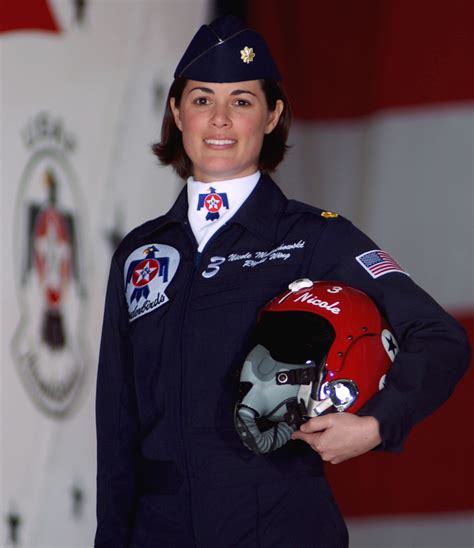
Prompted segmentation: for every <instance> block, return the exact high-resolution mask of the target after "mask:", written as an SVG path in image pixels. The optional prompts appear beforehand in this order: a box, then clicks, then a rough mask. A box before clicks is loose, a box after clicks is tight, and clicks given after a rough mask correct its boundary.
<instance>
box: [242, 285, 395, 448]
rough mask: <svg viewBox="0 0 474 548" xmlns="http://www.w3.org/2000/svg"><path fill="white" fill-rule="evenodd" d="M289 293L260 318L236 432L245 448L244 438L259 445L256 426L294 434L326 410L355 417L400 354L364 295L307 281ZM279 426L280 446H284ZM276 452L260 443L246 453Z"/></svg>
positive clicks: (245, 370)
mask: <svg viewBox="0 0 474 548" xmlns="http://www.w3.org/2000/svg"><path fill="white" fill-rule="evenodd" d="M288 287H289V290H288V291H287V292H285V293H282V294H280V295H278V296H277V297H275V298H274V299H273V300H272V301H270V302H269V303H268V304H267V305H266V306H265V307H264V308H263V309H262V310H261V311H260V313H259V318H258V323H257V330H256V334H255V346H254V348H253V350H252V351H251V352H250V353H249V355H248V356H247V358H246V361H245V363H244V367H243V369H242V372H241V393H242V397H241V399H240V400H239V402H238V404H237V407H236V427H237V430H238V432H239V434H240V435H241V437H242V440H243V441H244V443H246V445H247V446H250V445H251V444H249V443H248V441H249V437H252V438H253V440H255V439H257V445H259V442H258V440H259V438H260V434H259V432H257V430H256V429H255V425H254V419H261V418H265V419H267V420H270V421H273V422H276V423H278V422H280V423H281V422H282V421H284V422H286V423H287V424H288V425H290V426H292V427H293V428H294V427H296V426H298V425H299V424H300V423H301V422H302V421H304V420H306V419H308V418H310V417H314V416H318V415H321V414H322V413H324V412H326V411H329V410H333V411H334V410H337V411H348V412H350V413H355V412H356V411H358V410H359V409H360V408H361V407H362V405H364V404H365V403H366V402H367V401H368V400H369V399H370V398H371V397H372V396H373V395H374V394H375V393H376V392H377V391H378V390H380V389H382V388H383V385H384V380H385V375H386V373H387V371H388V369H389V367H390V365H391V363H392V362H393V360H394V359H395V356H396V354H397V352H398V344H397V341H396V339H395V336H394V335H393V334H392V332H391V331H390V328H389V326H388V324H387V322H386V321H385V319H384V318H383V316H382V315H381V313H380V312H379V310H378V308H377V307H376V305H375V304H374V303H373V301H372V300H371V299H370V298H369V297H368V296H367V295H366V294H365V293H363V292H362V291H358V290H357V289H354V288H352V287H349V286H348V285H346V284H344V283H341V282H335V281H315V282H312V281H311V280H309V279H302V280H296V281H295V282H293V283H291V284H290V285H289V286H288ZM257 422H258V421H257ZM280 426H281V427H280V428H279V430H281V431H282V432H281V441H283V439H284V438H288V439H289V435H291V432H290V434H288V433H287V432H286V428H283V425H280ZM276 431H277V430H276V429H275V432H276ZM283 433H284V435H283ZM266 437H267V438H268V434H266ZM280 445H281V443H280V442H276V443H275V442H274V440H271V443H270V442H269V441H268V440H266V443H265V444H264V443H263V438H262V441H261V443H260V447H258V451H257V450H256V446H255V444H254V446H253V447H250V448H252V449H253V450H256V452H260V453H263V452H268V448H269V447H270V446H271V449H275V448H277V446H280Z"/></svg>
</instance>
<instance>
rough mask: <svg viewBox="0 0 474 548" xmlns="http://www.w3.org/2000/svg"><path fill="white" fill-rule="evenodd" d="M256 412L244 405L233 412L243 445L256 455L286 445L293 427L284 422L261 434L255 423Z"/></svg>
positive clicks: (293, 429) (294, 428)
mask: <svg viewBox="0 0 474 548" xmlns="http://www.w3.org/2000/svg"><path fill="white" fill-rule="evenodd" d="M256 419H257V412H256V411H255V410H254V409H251V408H250V407H247V406H245V405H239V406H238V407H237V408H236V411H235V426H236V429H237V432H238V434H239V436H240V438H241V440H242V442H243V443H244V445H245V446H246V447H247V448H248V449H250V450H251V451H253V452H254V453H256V454H257V455H265V454H266V453H270V452H271V451H275V450H276V449H279V448H280V447H282V446H283V445H284V444H285V443H287V442H288V441H289V440H290V438H291V434H292V433H293V432H294V431H295V430H296V427H295V426H293V425H292V426H289V425H288V424H286V423H285V422H278V423H275V426H274V427H273V428H270V430H266V431H265V432H261V431H260V429H259V428H258V426H257V423H256Z"/></svg>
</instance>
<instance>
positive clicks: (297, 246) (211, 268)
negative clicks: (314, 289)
mask: <svg viewBox="0 0 474 548" xmlns="http://www.w3.org/2000/svg"><path fill="white" fill-rule="evenodd" d="M305 243H306V242H305V241H304V240H299V241H297V242H292V243H289V244H281V245H279V246H278V247H275V248H274V249H270V250H268V251H245V252H243V253H230V255H227V257H218V256H215V257H211V260H210V263H209V264H208V266H207V268H206V269H205V270H204V271H203V272H202V273H201V275H202V276H203V278H212V277H214V276H215V275H216V274H217V273H218V272H219V269H220V267H221V265H223V264H224V263H225V262H227V263H237V264H240V265H241V267H242V268H255V267H258V266H260V265H262V264H264V263H266V262H267V261H276V262H277V263H278V262H282V261H286V260H287V259H289V258H290V257H291V256H292V254H293V252H294V251H299V250H301V249H304V246H305Z"/></svg>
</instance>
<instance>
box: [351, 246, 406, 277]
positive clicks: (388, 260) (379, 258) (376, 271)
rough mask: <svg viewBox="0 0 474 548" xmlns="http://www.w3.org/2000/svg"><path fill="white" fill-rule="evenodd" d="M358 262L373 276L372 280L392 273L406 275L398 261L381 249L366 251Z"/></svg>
mask: <svg viewBox="0 0 474 548" xmlns="http://www.w3.org/2000/svg"><path fill="white" fill-rule="evenodd" d="M356 261H357V262H358V263H359V264H360V265H361V266H362V267H363V268H364V269H365V270H367V272H368V273H369V274H370V275H371V276H372V278H379V277H380V276H383V275H384V274H389V273H390V272H399V273H400V274H406V275H407V276H409V275H410V274H408V272H405V271H404V270H403V268H402V267H401V266H400V265H399V264H398V263H397V261H396V260H395V259H394V258H393V257H391V256H390V255H389V254H388V253H387V252H386V251H382V250H381V249H372V251H366V252H365V253H362V255H359V256H358V257H356Z"/></svg>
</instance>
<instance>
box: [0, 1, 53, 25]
mask: <svg viewBox="0 0 474 548" xmlns="http://www.w3.org/2000/svg"><path fill="white" fill-rule="evenodd" d="M20 30H42V31H47V32H60V30H61V29H60V28H59V25H58V23H57V21H56V19H55V18H54V15H53V13H52V12H51V9H50V7H49V3H48V1H47V0H28V1H27V2H24V1H21V0H2V7H1V16H0V33H2V32H14V31H20Z"/></svg>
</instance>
